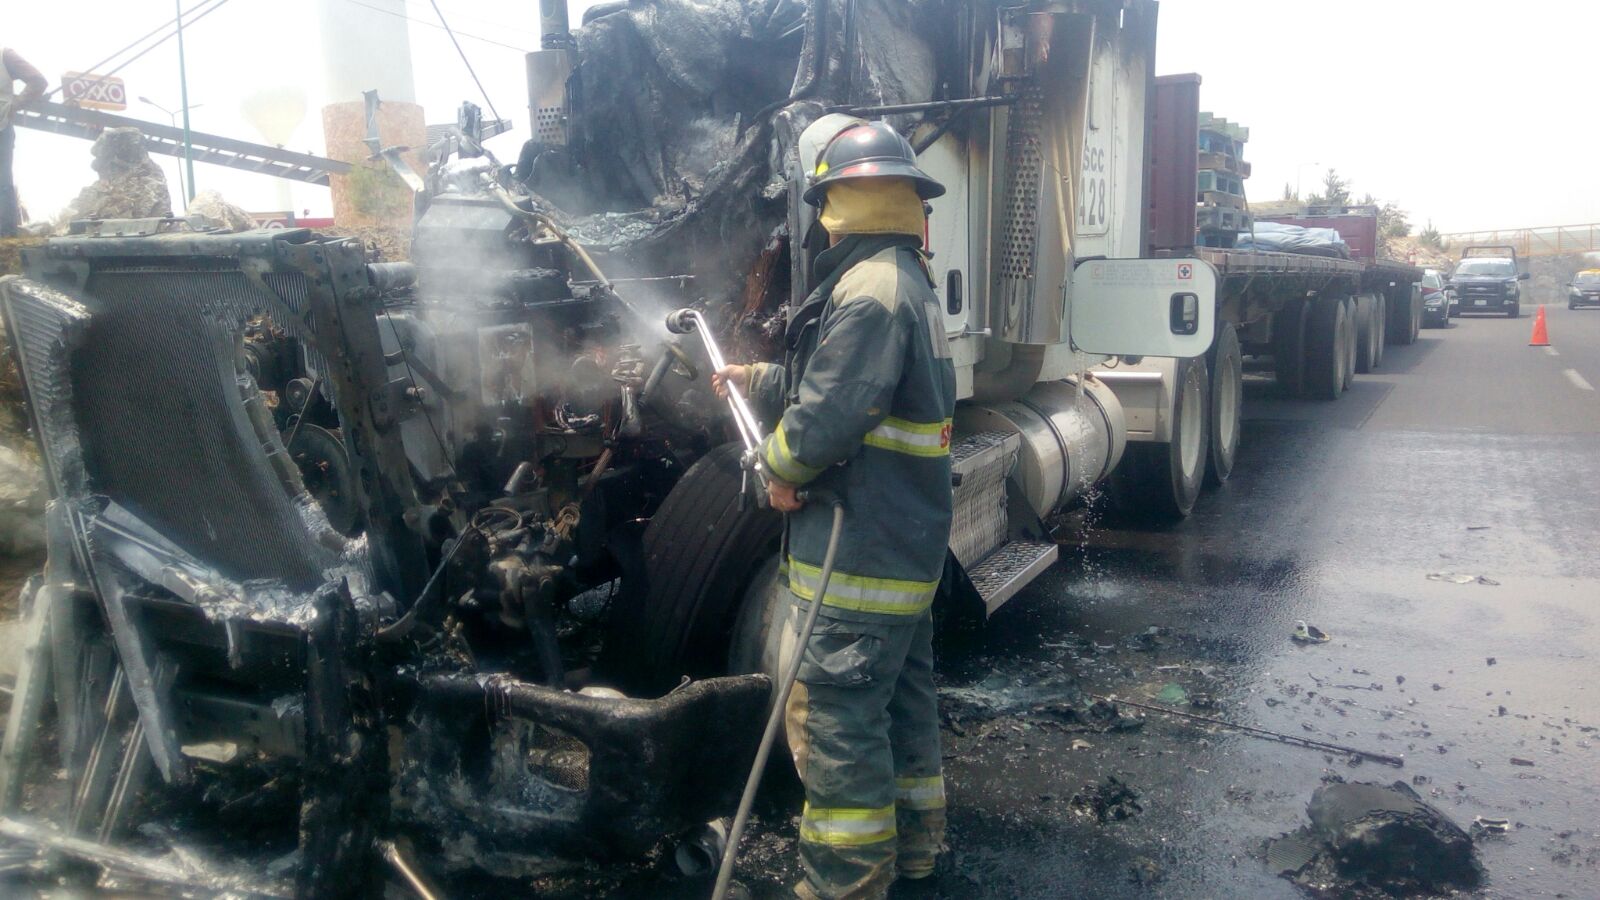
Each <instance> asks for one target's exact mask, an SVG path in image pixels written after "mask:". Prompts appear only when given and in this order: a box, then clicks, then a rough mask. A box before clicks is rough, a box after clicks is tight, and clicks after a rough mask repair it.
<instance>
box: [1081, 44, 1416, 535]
mask: <svg viewBox="0 0 1600 900" xmlns="http://www.w3.org/2000/svg"><path fill="white" fill-rule="evenodd" d="M1148 106H1149V109H1150V110H1151V114H1150V117H1149V124H1148V128H1149V146H1150V152H1149V155H1148V158H1147V168H1148V173H1147V174H1148V178H1147V182H1146V190H1147V191H1148V197H1149V207H1148V210H1147V213H1146V219H1145V226H1146V227H1145V247H1144V254H1145V255H1146V256H1149V257H1154V258H1162V257H1190V256H1192V257H1196V258H1198V259H1200V260H1202V261H1204V262H1205V263H1206V264H1207V265H1209V266H1210V267H1211V268H1212V269H1214V270H1215V271H1216V274H1217V279H1218V286H1217V310H1216V337H1215V339H1214V341H1213V342H1212V347H1211V350H1210V351H1209V352H1208V353H1207V354H1206V355H1205V356H1204V357H1200V358H1195V359H1147V360H1142V361H1136V362H1132V363H1131V364H1130V362H1129V361H1127V360H1121V361H1113V362H1112V363H1111V364H1108V365H1106V366H1102V367H1101V368H1100V369H1099V370H1097V371H1096V373H1095V375H1096V377H1097V378H1099V379H1100V380H1101V381H1104V382H1105V383H1107V384H1108V385H1110V386H1111V387H1112V389H1113V390H1114V391H1115V392H1116V394H1117V399H1118V401H1119V402H1121V404H1122V406H1123V408H1124V411H1125V414H1126V418H1127V423H1128V442H1129V443H1128V448H1127V454H1126V457H1125V460H1124V464H1123V468H1122V469H1121V470H1120V471H1119V472H1118V479H1119V481H1120V482H1121V489H1122V493H1123V494H1124V495H1131V496H1130V499H1131V501H1132V502H1133V503H1134V504H1135V505H1137V506H1139V507H1141V508H1144V509H1150V510H1154V511H1156V512H1157V513H1159V514H1161V515H1165V516H1167V517H1169V518H1178V517H1182V516H1184V515H1187V514H1188V513H1189V511H1190V510H1191V509H1192V508H1193V506H1194V503H1195V501H1196V500H1197V499H1198V497H1199V495H1200V492H1201V489H1202V488H1203V486H1204V485H1205V484H1208V483H1209V484H1212V485H1216V484H1220V483H1222V482H1225V481H1226V480H1227V479H1228V477H1229V476H1230V475H1231V473H1232V469H1233V462H1234V459H1235V458H1236V456H1237V453H1238V446H1239V434H1240V428H1239V419H1240V413H1241V402H1242V398H1243V388H1242V375H1243V358H1244V357H1245V356H1256V357H1270V358H1271V360H1272V366H1273V372H1274V374H1275V376H1276V378H1277V379H1278V382H1279V384H1280V385H1281V386H1282V388H1283V390H1284V392H1285V393H1287V394H1288V395H1290V396H1295V397H1307V398H1312V399H1321V400H1335V399H1337V398H1338V397H1339V396H1340V394H1342V393H1343V391H1344V390H1345V388H1347V387H1349V385H1350V383H1351V380H1352V379H1353V377H1354V376H1355V375H1356V374H1358V373H1366V372H1370V371H1372V370H1373V369H1375V368H1377V367H1378V366H1380V365H1381V363H1382V359H1383V354H1384V348H1385V347H1386V346H1387V345H1389V344H1410V343H1412V342H1414V341H1415V340H1416V339H1417V335H1418V333H1419V331H1420V329H1421V324H1422V296H1421V292H1420V289H1419V288H1418V287H1417V282H1419V281H1421V279H1422V275H1423V271H1422V269H1420V268H1418V267H1416V266H1413V265H1410V264H1409V263H1404V262H1400V261H1396V260H1389V259H1382V258H1380V257H1378V255H1377V254H1378V250H1379V240H1378V227H1377V215H1376V213H1377V211H1376V209H1375V208H1372V207H1340V208H1333V209H1320V210H1315V211H1313V212H1314V213H1315V214H1314V215H1307V216H1290V217H1276V218H1273V219H1263V221H1268V220H1271V221H1280V222H1290V223H1294V224H1300V225H1306V226H1311V227H1324V228H1334V229H1336V230H1338V231H1339V232H1340V234H1341V236H1342V237H1344V238H1345V242H1346V244H1348V245H1349V248H1350V253H1351V257H1352V258H1348V259H1346V258H1342V257H1333V256H1316V255H1309V254H1300V253H1282V252H1268V251H1258V250H1240V249H1222V248H1214V247H1201V246H1196V206H1195V199H1196V198H1195V190H1196V177H1197V173H1198V169H1199V164H1200V163H1199V148H1198V122H1199V117H1200V111H1199V110H1200V76H1198V75H1173V76H1163V77H1160V78H1156V79H1155V80H1154V83H1153V85H1152V87H1151V91H1150V97H1149V100H1148Z"/></svg>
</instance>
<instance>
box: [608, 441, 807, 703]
mask: <svg viewBox="0 0 1600 900" xmlns="http://www.w3.org/2000/svg"><path fill="white" fill-rule="evenodd" d="M741 452H742V448H741V447H740V446H738V445H737V444H724V445H723V446H720V447H717V448H715V449H713V450H712V451H711V452H709V453H707V454H706V455H705V456H703V457H701V458H700V459H699V461H697V462H696V463H695V464H694V465H692V466H690V467H689V470H688V471H687V472H684V473H683V477H682V478H680V479H678V483H677V484H676V485H674V486H673V488H672V492H671V493H669V494H668V495H667V498H666V500H664V501H662V503H661V508H660V509H658V510H656V514H655V515H654V516H653V517H651V519H650V524H649V526H648V527H646V528H645V532H644V561H643V568H644V584H642V585H632V586H628V587H627V589H625V590H624V591H623V594H622V597H621V598H619V600H618V602H617V604H616V606H615V607H614V608H613V609H612V611H611V615H610V623H609V628H608V633H607V635H606V646H605V651H604V657H603V662H604V668H605V669H606V671H607V673H608V674H609V675H611V676H613V677H614V678H616V679H617V680H618V681H620V682H621V683H622V684H624V685H626V686H628V687H629V688H633V689H635V690H640V691H646V692H654V691H659V690H663V689H666V688H670V687H672V686H673V685H674V684H676V683H677V682H678V680H679V679H680V678H681V677H682V676H684V675H691V676H695V677H699V676H705V675H720V674H722V673H723V672H724V671H725V666H726V663H727V659H728V645H729V637H730V633H731V631H732V630H733V625H734V619H735V616H736V615H737V613H738V609H737V604H738V603H739V601H740V600H741V599H742V598H743V597H744V596H745V592H746V591H747V590H749V587H750V585H751V584H752V583H754V582H755V581H756V580H757V579H758V578H759V577H760V574H761V572H762V570H763V567H764V566H768V565H771V564H772V563H771V562H770V561H771V560H773V559H775V558H776V555H777V552H778V544H779V538H780V536H781V534H782V532H783V519H782V517H781V516H779V515H778V513H776V512H773V511H772V510H770V509H763V508H760V507H758V506H757V505H756V504H755V502H754V501H753V500H752V501H750V502H747V503H743V504H741V503H740V502H739V485H740V482H741V478H740V467H739V458H740V455H741Z"/></svg>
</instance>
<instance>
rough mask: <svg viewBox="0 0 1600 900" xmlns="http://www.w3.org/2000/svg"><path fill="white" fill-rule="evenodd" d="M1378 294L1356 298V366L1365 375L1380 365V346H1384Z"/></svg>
mask: <svg viewBox="0 0 1600 900" xmlns="http://www.w3.org/2000/svg"><path fill="white" fill-rule="evenodd" d="M1378 313H1379V308H1378V295H1376V294H1366V295H1364V296H1362V297H1358V298H1356V324H1357V325H1358V326H1359V327H1358V328H1357V329H1356V332H1357V333H1356V366H1355V369H1356V371H1357V372H1360V373H1361V374H1363V375H1365V374H1367V373H1368V372H1371V371H1372V370H1373V369H1376V368H1377V367H1378V356H1379V348H1380V347H1382V346H1383V332H1382V329H1381V322H1382V320H1381V319H1380V318H1379V317H1378Z"/></svg>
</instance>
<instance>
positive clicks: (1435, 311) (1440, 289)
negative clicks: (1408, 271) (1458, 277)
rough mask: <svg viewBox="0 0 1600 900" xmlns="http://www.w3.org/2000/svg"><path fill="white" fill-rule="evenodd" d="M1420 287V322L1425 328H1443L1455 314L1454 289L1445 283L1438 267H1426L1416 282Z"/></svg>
mask: <svg viewBox="0 0 1600 900" xmlns="http://www.w3.org/2000/svg"><path fill="white" fill-rule="evenodd" d="M1418 287H1420V288H1421V289H1422V324H1423V327H1425V328H1443V327H1445V326H1446V325H1449V324H1450V317H1451V316H1453V315H1455V314H1456V296H1455V291H1453V290H1451V288H1450V286H1449V285H1448V284H1446V283H1445V278H1444V275H1442V274H1440V272H1439V270H1438V269H1427V270H1425V271H1424V272H1423V273H1422V281H1421V282H1419V283H1418Z"/></svg>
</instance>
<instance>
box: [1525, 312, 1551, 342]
mask: <svg viewBox="0 0 1600 900" xmlns="http://www.w3.org/2000/svg"><path fill="white" fill-rule="evenodd" d="M1528 346H1529V347H1548V346H1550V333H1549V332H1547V331H1545V327H1544V304H1543V303H1541V304H1539V314H1538V315H1536V316H1534V317H1533V337H1531V338H1529V339H1528Z"/></svg>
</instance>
